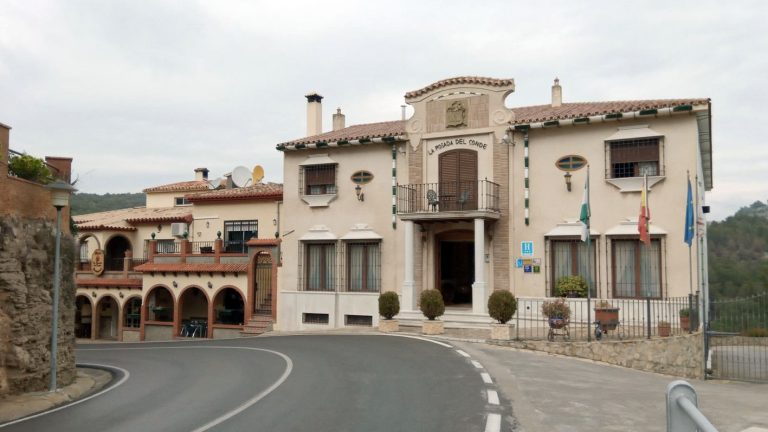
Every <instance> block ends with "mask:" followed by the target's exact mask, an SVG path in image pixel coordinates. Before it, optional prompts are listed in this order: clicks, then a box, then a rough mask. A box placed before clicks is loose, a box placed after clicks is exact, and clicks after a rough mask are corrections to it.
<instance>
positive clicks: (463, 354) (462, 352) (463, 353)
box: [456, 349, 469, 358]
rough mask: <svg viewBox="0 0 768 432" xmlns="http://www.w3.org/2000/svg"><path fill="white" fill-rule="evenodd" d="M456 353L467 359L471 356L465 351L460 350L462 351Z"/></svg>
mask: <svg viewBox="0 0 768 432" xmlns="http://www.w3.org/2000/svg"><path fill="white" fill-rule="evenodd" d="M456 352H457V353H459V354H461V355H462V356H464V357H467V358H469V354H467V353H465V352H464V351H462V350H460V349H457V350H456Z"/></svg>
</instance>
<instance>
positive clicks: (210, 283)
mask: <svg viewBox="0 0 768 432" xmlns="http://www.w3.org/2000/svg"><path fill="white" fill-rule="evenodd" d="M211 288H213V283H212V282H211V281H208V289H211Z"/></svg>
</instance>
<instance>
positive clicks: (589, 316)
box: [587, 165, 592, 342]
mask: <svg viewBox="0 0 768 432" xmlns="http://www.w3.org/2000/svg"><path fill="white" fill-rule="evenodd" d="M589 201H590V200H589V165H587V206H588V208H590V209H589V213H590V214H589V217H587V342H590V341H591V340H592V333H591V331H590V325H591V324H592V311H591V308H590V305H589V303H590V301H591V300H592V284H591V283H590V282H591V279H592V248H591V245H592V233H591V232H590V225H591V224H592V223H591V222H590V219H591V216H592V215H591V213H592V209H591V207H592V205H591V203H590V202H589Z"/></svg>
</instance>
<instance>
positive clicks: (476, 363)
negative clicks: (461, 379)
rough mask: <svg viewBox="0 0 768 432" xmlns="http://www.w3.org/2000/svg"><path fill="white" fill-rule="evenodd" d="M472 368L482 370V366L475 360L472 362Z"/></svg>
mask: <svg viewBox="0 0 768 432" xmlns="http://www.w3.org/2000/svg"><path fill="white" fill-rule="evenodd" d="M472 366H474V367H476V368H478V369H482V368H483V365H481V364H480V362H479V361H477V360H472Z"/></svg>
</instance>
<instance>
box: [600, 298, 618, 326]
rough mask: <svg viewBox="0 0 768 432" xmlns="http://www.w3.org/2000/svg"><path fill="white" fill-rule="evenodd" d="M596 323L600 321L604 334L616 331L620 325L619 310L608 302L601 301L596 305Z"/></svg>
mask: <svg viewBox="0 0 768 432" xmlns="http://www.w3.org/2000/svg"><path fill="white" fill-rule="evenodd" d="M595 321H600V327H602V330H603V332H606V331H608V330H615V329H616V326H618V325H619V308H618V307H616V306H613V305H612V304H611V303H610V302H609V301H608V300H600V301H598V302H597V303H596V304H595Z"/></svg>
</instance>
